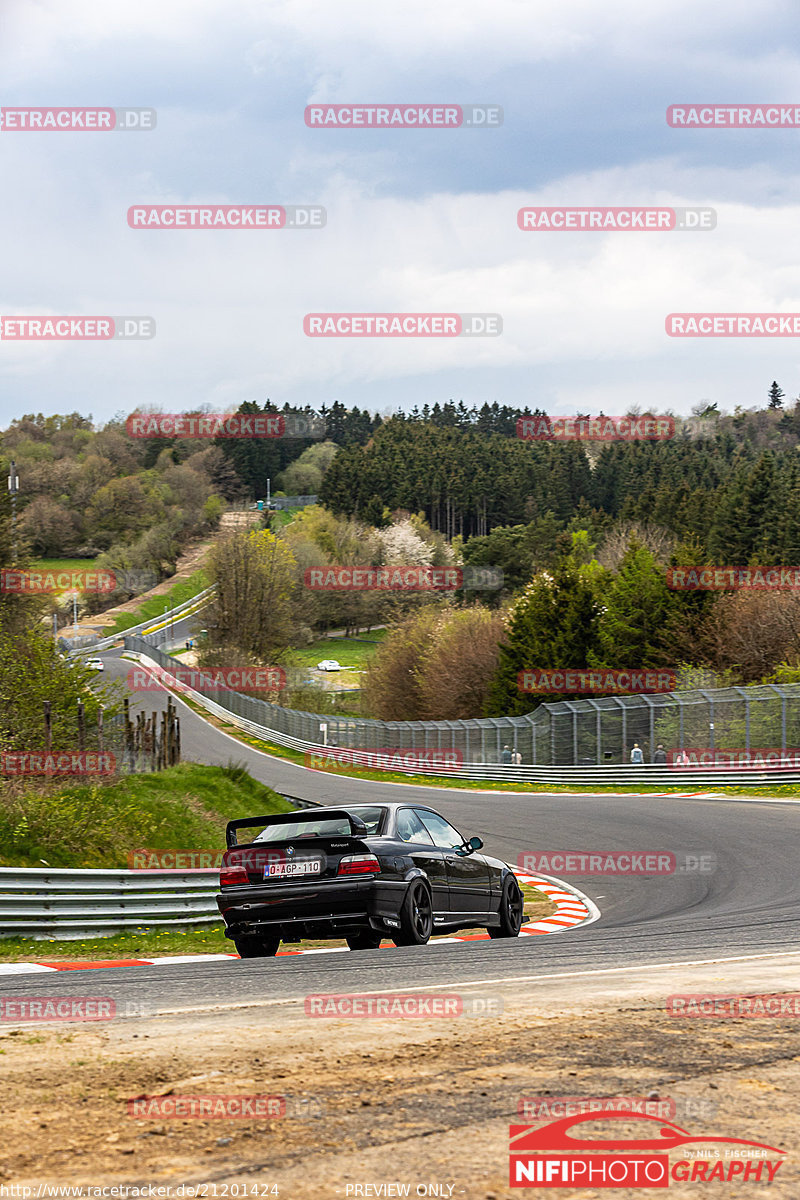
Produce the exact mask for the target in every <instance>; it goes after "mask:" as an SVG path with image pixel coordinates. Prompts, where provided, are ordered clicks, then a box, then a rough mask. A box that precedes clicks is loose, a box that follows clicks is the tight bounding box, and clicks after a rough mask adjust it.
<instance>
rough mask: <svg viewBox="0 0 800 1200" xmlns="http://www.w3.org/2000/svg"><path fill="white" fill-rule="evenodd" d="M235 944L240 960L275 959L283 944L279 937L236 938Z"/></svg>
mask: <svg viewBox="0 0 800 1200" xmlns="http://www.w3.org/2000/svg"><path fill="white" fill-rule="evenodd" d="M233 944H234V946H235V947H236V953H237V954H238V955H239V958H273V957H274V956H275V954H277V951H278V946H280V944H281V939H280V938H279V937H243V938H234V939H233Z"/></svg>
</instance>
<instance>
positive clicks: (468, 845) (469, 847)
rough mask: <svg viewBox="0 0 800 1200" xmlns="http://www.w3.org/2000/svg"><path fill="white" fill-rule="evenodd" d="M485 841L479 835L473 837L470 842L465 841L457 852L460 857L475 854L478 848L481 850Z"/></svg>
mask: <svg viewBox="0 0 800 1200" xmlns="http://www.w3.org/2000/svg"><path fill="white" fill-rule="evenodd" d="M482 846H483V842H482V841H481V839H480V838H479V837H471V838H470V839H469V841H468V842H464V845H463V846H459V848H458V849H457V850H456V854H457V855H458V856H459V858H466V857H467V855H468V854H473V853H474V852H475V851H476V850H480V849H481V847H482Z"/></svg>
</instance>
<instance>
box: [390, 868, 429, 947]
mask: <svg viewBox="0 0 800 1200" xmlns="http://www.w3.org/2000/svg"><path fill="white" fill-rule="evenodd" d="M398 916H399V917H400V931H399V933H393V934H392V941H393V942H394V944H395V946H424V945H425V943H426V942H427V941H428V939H429V938H430V936H431V934H432V933H433V901H432V899H431V893H430V889H429V888H428V886H427V884H425V883H423V882H422V880H421V879H415V880H414V882H413V883H412V884H411V886H410V887H409V889H408V891H407V892H406V898H405V900H404V901H403V904H402V907H401V909H400V912H399V914H398Z"/></svg>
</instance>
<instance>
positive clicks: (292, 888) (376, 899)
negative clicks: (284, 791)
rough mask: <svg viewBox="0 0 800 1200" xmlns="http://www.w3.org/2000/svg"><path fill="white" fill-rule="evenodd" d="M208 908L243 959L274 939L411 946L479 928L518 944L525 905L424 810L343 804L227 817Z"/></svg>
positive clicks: (506, 877)
mask: <svg viewBox="0 0 800 1200" xmlns="http://www.w3.org/2000/svg"><path fill="white" fill-rule="evenodd" d="M227 844H228V849H227V850H226V851H225V855H224V857H223V860H222V867H221V870H220V893H219V895H218V896H217V904H218V905H219V910H220V912H221V913H222V916H223V919H224V921H225V927H226V928H225V936H226V937H228V938H231V939H232V940H233V942H234V945H235V946H236V949H237V951H238V953H239V955H240V956H241V957H242V958H263V957H266V956H268V955H272V954H275V952H276V951H277V949H278V946H279V945H280V943H281V942H299V941H300V940H301V939H302V938H345V939H346V941H347V944H348V946H349V947H350V949H351V950H372V949H375V948H376V947H377V946H379V945H380V943H381V940H382V939H383V938H391V940H392V941H393V942H394V944H395V945H396V946H421V945H424V944H425V942H427V941H428V939H429V938H430V937H431V935H432V934H434V933H437V934H438V933H452V932H454V931H455V930H457V929H468V928H473V927H475V926H482V927H484V928H486V929H487V930H488V932H489V936H490V937H493V938H506V937H516V936H517V934H518V933H519V930H520V926H521V924H522V907H523V898H522V892H521V891H520V888H519V884H518V883H517V880H516V878H515V876H514V873H513V871H512V870H511V868H510V867H509V866H508V865H507V863H504V862H501V861H500V859H497V858H490V857H489V856H488V855H486V854H479V853H478V851H479V850H480V849H481V847H482V846H483V842H482V841H481V839H480V838H478V837H473V838H469V840H467V839H465V838H464V837H462V835H461V834H460V833H459V832H458V830H457V829H454V828H453V826H452V825H451V824H450V823H449V821H446V820H445V819H444V817H442V816H441V815H440V814H439V813H437V812H434V811H433V809H431V808H428V807H427V806H425V805H423V804H413V803H392V804H347V805H345V806H343V807H339V808H313V809H305V810H303V811H299V812H293V813H281V814H280V815H279V816H271V817H245V818H243V819H241V820H237V821H230V822H229V824H228V828H227Z"/></svg>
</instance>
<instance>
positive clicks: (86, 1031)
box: [0, 955, 800, 1200]
mask: <svg viewBox="0 0 800 1200" xmlns="http://www.w3.org/2000/svg"><path fill="white" fill-rule="evenodd" d="M773 968H774V969H773ZM240 969H241V970H245V971H246V970H248V969H250V964H248V963H246V962H243V963H242V964H241V968H240ZM767 978H769V984H768V985H767V986H765V982H764V981H765V979H767ZM798 982H800V955H798V956H795V957H794V958H792V959H789V958H788V957H787V956H781V957H780V958H775V959H772V960H770V961H769V962H768V963H765V962H764V961H761V960H759V961H757V960H747V963H746V964H745V963H736V964H730V965H723V966H721V965H720V964H713V965H710V966H704V967H693V968H691V969H689V968H676V967H673V968H650V969H642V970H640V971H619V972H603V973H602V974H595V975H594V976H592V975H589V974H585V973H584V974H582V975H581V976H580V977H576V978H574V979H564V978H562V979H557V978H556V977H550V978H549V979H548V978H547V977H544V978H543V979H541V980H537V979H535V978H532V979H530V980H528V981H526V980H518V981H509V982H506V983H504V984H502V985H499V984H497V983H492V982H491V981H490V980H487V981H486V982H485V983H484V984H482V985H475V986H472V985H470V986H469V987H462V988H458V989H454V988H452V987H448V988H447V989H446V990H447V991H448V992H452V991H454V990H458V992H459V993H460V994H461V995H462V996H463V997H464V998H465V1004H466V1001H467V1000H468V999H469V998H471V997H474V996H476V995H477V996H480V997H483V998H484V999H485V998H486V997H487V996H489V997H490V998H492V997H493V998H494V1007H495V1008H499V1007H500V1006H502V1010H503V1011H502V1014H501V1015H489V1016H480V1017H459V1018H449V1019H435V1018H428V1019H426V1020H417V1019H394V1020H387V1019H350V1020H345V1019H339V1018H336V1019H320V1020H316V1021H315V1020H313V1019H312V1018H310V1017H307V1016H305V1014H304V1005H303V999H302V997H298V998H297V999H295V1000H293V1001H287V1002H283V1001H281V1002H278V1001H270V1000H265V1001H264V1002H263V1003H261V1004H255V1005H252V1006H248V1007H233V1006H232V1007H230V1008H227V1009H226V1008H217V1009H214V1010H211V1011H208V1010H204V1009H202V1007H198V1008H197V1009H196V1010H192V1009H191V1004H190V1002H191V994H189V996H183V997H176V1005H177V1003H180V1002H181V1001H183V1003H184V1004H186V1006H187V1007H186V1008H184V1009H183V1010H178V1009H177V1008H176V1010H175V1011H174V1012H172V1013H168V1014H164V1015H160V1016H158V1017H150V1018H138V1019H137V1018H125V1019H121V1020H115V1021H113V1022H109V1023H108V1024H104V1025H102V1026H101V1025H99V1024H94V1025H92V1026H89V1025H87V1024H83V1025H75V1024H73V1025H66V1024H62V1025H58V1026H51V1027H45V1026H43V1025H41V1024H40V1025H39V1026H38V1027H34V1026H32V1025H27V1026H25V1027H24V1028H18V1029H12V1028H6V1029H5V1030H3V1031H2V1032H0V1055H2V1057H0V1071H2V1076H3V1097H4V1104H3V1114H2V1118H1V1119H0V1135H1V1136H2V1142H1V1144H2V1169H1V1170H0V1182H2V1183H4V1184H8V1183H15V1184H18V1185H19V1184H23V1185H27V1184H34V1183H40V1182H41V1181H46V1182H48V1183H50V1184H53V1185H62V1186H63V1185H66V1186H69V1185H79V1184H80V1185H93V1186H102V1185H118V1184H122V1183H127V1184H129V1185H131V1186H135V1185H146V1184H153V1185H155V1184H159V1185H167V1184H168V1185H170V1186H171V1189H172V1190H171V1191H170V1192H164V1193H162V1195H164V1196H167V1197H169V1196H175V1197H180V1196H186V1195H191V1194H192V1193H191V1191H190V1190H187V1188H188V1185H190V1184H191V1185H198V1186H199V1188H200V1190H199V1192H196V1193H195V1194H199V1195H207V1196H213V1195H216V1196H226V1197H227V1196H236V1195H237V1194H238V1195H240V1196H241V1195H245V1194H247V1195H265V1196H266V1195H279V1196H281V1197H285V1198H288V1200H311V1198H313V1200H323V1198H327V1197H346V1196H380V1195H388V1196H392V1195H398V1194H400V1195H402V1194H408V1195H412V1196H413V1195H429V1196H430V1195H433V1196H446V1197H450V1196H453V1197H467V1198H469V1200H472V1198H473V1197H475V1198H479V1200H501V1198H510V1197H512V1196H515V1195H516V1196H519V1195H520V1192H519V1190H517V1189H513V1190H512V1189H510V1188H509V1186H508V1137H509V1129H508V1127H509V1124H510V1123H516V1122H518V1121H522V1122H523V1123H527V1122H525V1119H524V1117H520V1116H518V1115H517V1114H518V1105H519V1103H520V1100H521V1098H522V1097H539V1098H541V1097H547V1096H550V1097H557V1096H572V1097H576V1096H578V1097H588V1096H593V1097H621V1096H651V1097H656V1096H657V1097H661V1098H662V1099H665V1098H671V1099H672V1100H674V1101H675V1102H676V1105H677V1111H676V1113H675V1116H674V1117H673V1118H672V1119H673V1120H674V1122H675V1123H676V1124H677V1125H679V1126H681V1127H682V1128H684V1129H686V1130H688V1131H689V1132H690V1133H691V1134H692V1135H693V1136H696V1137H710V1136H711V1135H714V1134H716V1135H718V1136H726V1137H734V1138H744V1139H748V1140H751V1141H758V1142H764V1143H767V1144H768V1145H770V1146H774V1147H778V1148H782V1149H784V1150H785V1151H787V1155H786V1159H785V1161H784V1162H783V1165H782V1167H781V1168H780V1170H779V1172H778V1174H777V1176H776V1178H775V1181H774V1183H773V1184H772V1185H771V1186H770V1188H769V1192H768V1193H767V1192H765V1191H764V1190H763V1189H764V1187H765V1184H764V1183H763V1182H762V1183H754V1182H752V1181H749V1182H747V1183H737V1184H732V1183H718V1182H714V1183H707V1184H705V1185H703V1184H701V1183H700V1182H695V1183H686V1184H681V1183H674V1182H673V1183H671V1184H670V1187H671V1188H672V1189H673V1191H674V1193H677V1194H678V1195H681V1196H691V1197H695V1196H703V1195H706V1194H707V1193H708V1194H711V1195H713V1196H720V1197H725V1198H728V1197H740V1196H742V1197H744V1196H753V1197H759V1196H762V1195H766V1194H768V1195H770V1196H774V1197H780V1198H781V1200H797V1197H798V1196H799V1195H800V1171H798V1163H797V1159H798V1150H799V1149H800V1146H798V1143H799V1142H800V1136H799V1134H800V1122H798V1119H797V1112H798V1108H799V1107H800V1020H797V1019H795V1020H791V1019H769V1018H768V1019H753V1020H718V1019H707V1020H702V1019H701V1020H685V1019H684V1020H680V1019H676V1018H669V1017H667V1016H666V1015H665V1005H664V998H665V996H666V995H667V994H669V993H671V992H681V991H684V992H685V991H692V992H698V991H712V992H725V993H726V994H730V992H731V991H737V992H745V991H746V992H747V994H754V993H758V992H763V991H766V990H770V991H782V992H786V991H796V990H798V986H797V985H798ZM89 990H90V991H91V992H92V993H93V994H99V993H101V992H102V986H101V979H100V977H99V975H97V974H94V973H93V977H92V986H91V988H90V989H89ZM417 990H419V989H417ZM440 990H444V989H440ZM498 1002H499V1003H498ZM483 1011H486V1010H485V1006H484V1010H483ZM253 1094H259V1095H269V1096H279V1095H282V1096H285V1097H287V1101H286V1103H287V1112H286V1115H285V1116H282V1117H278V1118H276V1119H265V1118H264V1117H261V1118H257V1117H256V1118H248V1119H244V1120H233V1119H230V1118H226V1119H219V1120H208V1119H205V1120H198V1119H159V1118H155V1119H154V1118H152V1117H149V1118H145V1119H141V1118H136V1119H135V1118H132V1117H129V1116H128V1115H127V1109H126V1099H128V1098H133V1097H141V1096H143V1095H147V1096H150V1097H154V1096H155V1097H162V1098H163V1097H165V1096H201V1095H202V1096H209V1095H214V1096H220V1095H224V1096H230V1095H253ZM159 1103H163V1099H162V1100H161V1101H159ZM551 1119H554V1118H552V1117H551ZM609 1128H611V1126H609ZM613 1129H614V1132H616V1133H617V1135H619V1124H618V1123H614V1124H613ZM649 1135H650V1136H652V1134H651V1133H650V1134H649ZM634 1136H640V1137H641V1136H642V1132H641V1129H639V1130H636V1131H635V1132H634ZM717 1149H719V1150H720V1154H722V1148H721V1147H719V1146H718V1147H717ZM694 1153H695V1154H696V1151H695V1152H694ZM687 1157H689V1155H688V1153H687V1152H686V1151H684V1152H680V1151H673V1152H672V1162H675V1161H677V1160H678V1158H687ZM771 1157H772V1159H776V1158H777V1157H778V1156H776V1155H772V1156H771ZM765 1178H766V1176H765ZM180 1184H183V1185H184V1190H183V1192H178V1191H177V1188H178V1186H179V1185H180ZM398 1184H399V1185H401V1187H404V1186H405V1185H408V1186H409V1189H410V1190H409V1191H408V1192H407V1193H404V1192H403V1191H402V1190H401V1191H399V1192H398V1191H397V1190H392V1187H390V1185H394V1187H395V1188H396V1185H398ZM205 1185H207V1186H205ZM234 1185H238V1187H239V1188H240V1189H241V1188H243V1187H244V1185H247V1187H248V1188H249V1189H251V1190H249V1191H247V1193H245V1192H244V1191H243V1190H239V1191H238V1192H237V1191H236V1190H235V1189H234ZM433 1185H435V1186H436V1187H437V1188H438V1189H439V1190H438V1191H436V1190H433ZM204 1186H205V1191H203V1187H204ZM273 1187H275V1188H277V1190H276V1191H271V1190H269V1189H272V1188H273ZM355 1189H358V1190H355ZM365 1189H366V1190H365ZM370 1189H372V1190H370ZM0 1194H13V1193H0ZM17 1194H18V1195H22V1194H23V1193H20V1192H18V1193H17ZM51 1194H53V1193H51ZM85 1194H86V1195H90V1194H91V1193H85ZM554 1194H555V1193H554ZM560 1194H565V1195H567V1196H569V1197H570V1198H571V1200H589V1198H591V1197H598V1198H602V1197H612V1196H620V1197H633V1196H636V1195H639V1194H640V1192H639V1191H638V1190H637V1191H633V1190H628V1189H610V1190H602V1191H595V1190H592V1189H585V1188H579V1189H561V1190H560Z"/></svg>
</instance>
